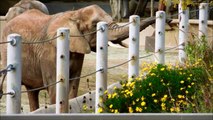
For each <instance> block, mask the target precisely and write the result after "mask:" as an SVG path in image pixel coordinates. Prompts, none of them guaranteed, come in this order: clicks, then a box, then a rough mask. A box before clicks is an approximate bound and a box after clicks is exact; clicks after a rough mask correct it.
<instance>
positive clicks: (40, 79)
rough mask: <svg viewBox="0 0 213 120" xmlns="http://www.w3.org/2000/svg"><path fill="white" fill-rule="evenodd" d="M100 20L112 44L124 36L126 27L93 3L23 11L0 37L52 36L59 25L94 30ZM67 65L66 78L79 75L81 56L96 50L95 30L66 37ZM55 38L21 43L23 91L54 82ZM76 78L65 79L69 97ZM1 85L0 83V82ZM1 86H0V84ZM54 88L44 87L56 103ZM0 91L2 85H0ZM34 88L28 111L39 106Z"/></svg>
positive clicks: (144, 22) (143, 24)
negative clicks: (54, 11) (57, 9)
mask: <svg viewBox="0 0 213 120" xmlns="http://www.w3.org/2000/svg"><path fill="white" fill-rule="evenodd" d="M100 21H105V22H107V24H108V26H109V29H110V28H116V29H110V30H109V31H108V40H109V41H111V42H112V43H115V44H121V42H122V41H123V40H124V39H126V38H128V36H129V34H128V33H129V27H120V26H119V25H117V24H116V23H115V22H114V21H113V19H112V17H111V16H110V15H109V14H107V13H106V12H105V11H104V10H103V9H102V8H100V7H99V6H97V5H90V6H87V7H84V8H81V9H78V10H75V11H66V12H62V13H57V14H54V15H47V14H44V13H42V12H41V11H39V10H35V9H32V10H28V11H26V12H24V13H23V14H21V15H19V16H17V17H15V18H13V19H12V20H10V21H9V22H8V23H7V24H6V25H5V27H4V31H3V37H2V40H3V41H6V37H7V36H8V35H9V34H11V33H17V34H20V35H21V36H22V40H23V41H25V42H36V41H43V40H46V39H51V38H53V37H55V36H56V31H57V29H58V28H60V27H67V28H69V29H70V32H71V33H70V34H71V35H83V34H88V33H90V32H92V31H94V30H96V24H97V23H98V22H100ZM154 22H155V19H153V18H147V19H145V20H141V24H140V30H143V29H145V28H146V27H147V26H149V25H150V24H153V23H154ZM69 51H70V65H69V73H70V76H69V78H70V79H71V78H76V77H79V76H80V75H81V70H82V65H83V61H84V55H85V54H89V53H90V52H91V51H94V52H95V51H96V33H94V34H90V35H86V36H83V37H72V36H71V37H70V44H69ZM6 52H7V50H6V45H4V46H3V50H2V51H1V54H2V62H3V64H4V65H6V57H7V54H6ZM55 64H56V41H51V42H48V43H43V44H23V45H22V85H24V86H25V87H26V89H27V90H30V89H33V88H38V87H42V86H45V85H49V84H51V83H53V82H55V81H56V71H55V69H56V65H55ZM79 81H80V79H75V80H71V81H70V82H69V86H70V88H69V89H70V90H69V98H74V97H76V96H77V92H78V87H79ZM0 83H1V84H2V82H0ZM0 86H1V85H0ZM55 89H56V87H55V86H49V87H47V91H48V95H49V97H50V103H51V104H54V103H55V102H56V99H55V96H56V90H55ZM0 90H2V88H0ZM38 94H39V90H37V91H29V92H28V98H29V104H30V111H33V110H35V109H37V108H39V102H38V100H39V99H38Z"/></svg>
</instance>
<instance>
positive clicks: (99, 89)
mask: <svg viewBox="0 0 213 120" xmlns="http://www.w3.org/2000/svg"><path fill="white" fill-rule="evenodd" d="M179 10H180V11H179V16H180V17H179V19H180V24H179V26H180V27H179V28H180V31H179V44H182V43H185V44H186V40H187V33H188V24H189V23H188V19H189V18H188V17H189V15H188V9H186V10H182V9H181V8H180V9H179ZM199 13H200V14H199V37H202V36H207V34H206V33H207V20H208V17H207V16H208V4H207V3H202V4H200V10H199ZM165 20H166V14H165V12H164V11H158V12H157V13H156V30H155V41H156V42H155V58H156V59H155V60H156V62H157V63H159V64H164V63H165V57H164V55H165V53H164V50H165ZM129 22H133V23H132V24H130V26H129V31H130V32H129V39H130V40H129V57H128V59H129V60H131V61H130V62H129V64H128V76H129V78H134V77H136V76H138V74H139V59H138V58H139V40H140V39H139V25H140V17H139V16H137V15H133V16H131V17H130V21H129ZM99 29H100V30H99ZM97 30H99V31H97V53H96V55H97V57H96V58H97V60H96V70H97V71H99V72H97V73H96V103H95V112H96V113H98V109H99V108H100V107H102V105H103V100H104V99H105V98H103V97H102V96H103V94H104V91H105V90H106V89H107V46H108V44H107V42H108V39H107V34H108V26H107V23H106V22H99V23H98V24H97ZM69 34H70V31H69V29H68V28H59V29H58V31H57V35H62V36H61V37H59V38H57V63H56V64H57V70H56V71H57V74H56V79H57V80H56V81H60V82H59V83H58V84H57V85H56V113H67V112H68V91H69V89H68V88H69V68H68V64H69V39H70V38H69V36H70V35H69ZM7 39H8V41H11V42H10V44H8V48H7V49H8V56H7V57H8V58H7V60H8V61H7V64H8V65H13V67H14V68H15V69H14V70H13V71H10V72H8V74H7V92H10V93H12V94H13V95H8V96H7V101H6V102H7V103H6V107H7V108H6V113H7V114H15V113H20V110H21V68H22V67H21V36H20V35H18V34H11V35H9V36H8V38H7ZM184 46H185V45H184V44H183V45H181V46H179V49H180V50H179V59H180V62H184V60H185V59H186V55H185V52H184V50H183V49H184ZM130 80H131V79H130Z"/></svg>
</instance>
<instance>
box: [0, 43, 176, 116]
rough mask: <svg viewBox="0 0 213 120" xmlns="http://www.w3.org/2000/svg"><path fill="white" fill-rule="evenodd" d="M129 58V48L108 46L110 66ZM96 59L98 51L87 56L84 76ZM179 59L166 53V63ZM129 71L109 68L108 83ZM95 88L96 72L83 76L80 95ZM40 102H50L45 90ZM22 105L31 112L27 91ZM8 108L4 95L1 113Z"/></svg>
mask: <svg viewBox="0 0 213 120" xmlns="http://www.w3.org/2000/svg"><path fill="white" fill-rule="evenodd" d="M148 54H150V53H147V52H145V51H144V48H141V50H140V56H145V55H148ZM127 59H128V49H127V48H115V47H109V48H108V66H109V67H111V66H115V65H118V64H120V63H123V62H125V61H127ZM95 61H96V53H91V54H88V55H86V56H85V60H84V65H83V70H82V76H84V75H87V74H89V73H91V72H93V71H95V69H96V65H95ZM176 61H178V57H177V52H175V51H171V52H168V53H167V54H166V63H175V62H176ZM143 62H154V56H151V57H148V58H143V59H140V63H143ZM127 73H128V64H124V65H122V66H119V67H116V68H114V69H109V70H108V85H110V84H112V83H114V82H117V81H121V80H127ZM22 90H25V88H24V86H22ZM91 90H95V74H93V75H91V76H88V77H85V78H82V79H81V82H80V87H79V95H82V94H84V93H87V92H88V91H91ZM4 91H5V92H6V82H4ZM39 95H40V97H39V102H40V107H44V106H45V105H48V104H49V98H48V94H47V92H46V91H45V90H43V91H41V92H40V94H39ZM21 103H22V104H21V106H22V110H21V111H22V113H27V112H29V102H28V97H27V94H26V93H23V94H22V96H21ZM5 110H6V96H3V97H2V99H1V100H0V114H2V113H5Z"/></svg>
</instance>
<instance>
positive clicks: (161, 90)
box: [102, 62, 213, 113]
mask: <svg viewBox="0 0 213 120" xmlns="http://www.w3.org/2000/svg"><path fill="white" fill-rule="evenodd" d="M212 68H213V66H211V67H210V69H211V71H212ZM141 71H142V74H141V75H140V77H138V78H135V79H133V80H131V82H128V81H124V82H121V85H122V87H121V88H115V90H114V92H113V93H107V91H106V92H105V93H106V94H105V95H106V98H107V99H106V100H105V101H104V107H103V108H102V109H103V110H104V111H105V112H109V113H133V112H134V113H141V112H152V113H153V112H154V113H156V112H187V113H188V112H211V110H212V102H211V101H212V100H213V99H212V96H211V94H212V92H211V90H210V88H211V87H210V86H212V78H211V77H206V76H207V75H206V72H205V70H204V69H203V67H202V66H200V64H199V62H196V64H193V65H187V64H186V65H185V66H181V65H177V66H171V65H161V64H157V65H156V64H151V65H143V67H142V70H141Z"/></svg>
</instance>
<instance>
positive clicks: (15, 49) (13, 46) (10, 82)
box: [6, 34, 21, 114]
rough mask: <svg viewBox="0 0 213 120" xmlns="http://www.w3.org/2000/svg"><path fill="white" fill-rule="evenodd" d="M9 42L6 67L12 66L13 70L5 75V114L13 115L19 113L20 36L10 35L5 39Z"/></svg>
mask: <svg viewBox="0 0 213 120" xmlns="http://www.w3.org/2000/svg"><path fill="white" fill-rule="evenodd" d="M7 40H8V41H11V42H10V43H9V44H8V46H7V66H9V65H13V68H14V69H13V70H12V71H9V72H8V73H7V93H9V92H10V93H12V94H13V95H7V105H6V113H7V114H15V113H20V112H21V36H20V35H19V34H10V35H9V36H8V37H7Z"/></svg>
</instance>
